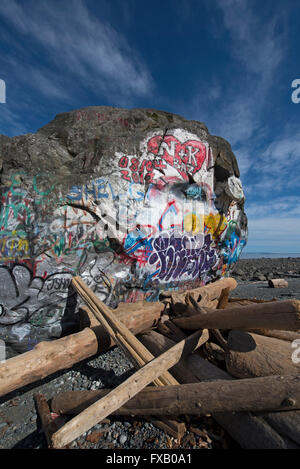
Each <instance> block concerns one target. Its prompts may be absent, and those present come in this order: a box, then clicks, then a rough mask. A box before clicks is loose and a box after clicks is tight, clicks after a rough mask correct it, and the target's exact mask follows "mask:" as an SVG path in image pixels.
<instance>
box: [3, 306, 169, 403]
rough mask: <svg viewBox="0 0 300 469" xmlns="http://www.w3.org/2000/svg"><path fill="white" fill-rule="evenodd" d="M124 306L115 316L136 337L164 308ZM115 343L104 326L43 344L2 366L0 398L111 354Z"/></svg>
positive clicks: (10, 359) (116, 310) (152, 322)
mask: <svg viewBox="0 0 300 469" xmlns="http://www.w3.org/2000/svg"><path fill="white" fill-rule="evenodd" d="M145 303H146V302H139V303H135V304H133V303H130V304H127V303H126V304H122V305H120V306H119V307H118V308H117V309H115V310H114V314H115V315H116V316H117V317H118V319H120V321H122V322H123V323H124V324H125V325H126V326H127V327H128V328H129V329H130V330H131V332H133V334H137V333H139V332H143V331H146V330H148V329H150V328H151V327H153V326H154V325H155V324H157V322H158V320H159V318H160V316H161V314H162V311H163V309H164V305H163V304H161V303H147V304H145ZM112 345H114V342H113V340H112V339H111V338H110V336H109V334H107V332H106V331H105V329H104V328H103V327H102V326H99V325H98V326H96V327H95V328H94V329H93V330H91V329H90V328H86V329H84V330H83V331H81V332H78V333H76V334H71V335H68V336H66V337H63V338H61V339H56V340H53V341H49V342H40V343H39V344H37V345H36V346H35V347H34V349H32V350H30V351H29V352H25V353H23V354H21V355H18V356H16V357H13V358H9V359H8V360H6V361H5V362H4V363H1V364H0V396H3V395H5V394H7V393H9V392H11V391H14V390H16V389H18V388H20V387H22V386H25V385H27V384H30V383H33V382H35V381H38V380H40V379H43V378H45V377H46V376H49V375H51V374H52V373H55V372H56V371H59V370H63V369H66V368H70V367H72V366H73V365H74V364H76V363H78V362H80V361H82V360H85V359H86V358H89V357H92V356H93V355H95V354H97V353H100V352H103V351H105V350H108V349H109V348H110V347H111V346H112Z"/></svg>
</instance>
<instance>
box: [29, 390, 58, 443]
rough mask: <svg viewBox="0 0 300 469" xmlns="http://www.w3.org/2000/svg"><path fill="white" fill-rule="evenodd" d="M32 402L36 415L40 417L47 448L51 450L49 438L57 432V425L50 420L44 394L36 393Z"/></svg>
mask: <svg viewBox="0 0 300 469" xmlns="http://www.w3.org/2000/svg"><path fill="white" fill-rule="evenodd" d="M33 397H34V401H35V404H36V408H37V413H38V415H39V417H40V420H41V424H42V429H43V432H44V434H45V437H46V440H47V445H48V448H49V449H50V448H52V441H51V436H52V434H53V433H55V432H56V431H57V430H58V428H59V427H58V425H57V423H56V421H55V420H53V419H52V416H51V412H50V409H49V406H48V402H47V399H46V397H45V396H44V394H42V393H38V394H35V395H34V396H33Z"/></svg>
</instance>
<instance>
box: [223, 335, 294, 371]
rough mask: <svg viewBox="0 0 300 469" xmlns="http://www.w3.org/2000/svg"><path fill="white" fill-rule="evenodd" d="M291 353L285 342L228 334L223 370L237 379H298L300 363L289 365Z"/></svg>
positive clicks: (271, 338) (268, 338)
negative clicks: (270, 377)
mask: <svg viewBox="0 0 300 469" xmlns="http://www.w3.org/2000/svg"><path fill="white" fill-rule="evenodd" d="M292 353H293V349H292V347H291V344H290V343H289V342H287V341H285V340H280V339H275V338H274V337H265V336H262V335H258V334H251V333H250V332H245V331H230V333H229V336H228V350H227V352H226V368H227V371H228V372H229V373H230V374H231V375H232V376H235V377H237V378H252V377H258V376H269V375H278V374H281V375H300V363H293V361H292Z"/></svg>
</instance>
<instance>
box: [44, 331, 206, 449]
mask: <svg viewBox="0 0 300 469" xmlns="http://www.w3.org/2000/svg"><path fill="white" fill-rule="evenodd" d="M208 337H209V334H208V331H207V330H203V331H202V332H200V331H197V332H196V333H194V334H192V335H191V336H189V337H187V338H186V339H185V340H182V341H180V342H179V343H178V344H176V345H174V346H173V347H172V348H171V349H170V350H168V351H167V352H165V353H163V354H162V355H160V356H159V357H157V358H155V359H154V360H152V361H151V362H149V363H147V364H146V365H145V366H144V367H143V368H141V369H140V370H138V371H136V372H135V373H134V374H133V375H132V376H130V377H129V378H128V379H127V380H126V381H124V382H123V383H122V384H120V385H119V386H118V387H117V388H116V389H114V390H113V391H111V392H110V393H109V394H108V395H107V396H105V397H103V398H102V399H100V400H99V401H97V402H95V403H94V404H92V405H91V406H90V407H88V408H87V409H86V410H84V411H83V412H82V413H81V414H79V415H77V416H76V417H74V418H73V419H72V420H71V421H70V422H68V423H67V424H65V425H64V426H63V427H62V428H61V429H60V430H58V432H56V433H55V434H54V435H53V436H52V443H53V446H54V447H55V448H62V447H63V446H65V445H66V444H68V443H70V442H71V441H73V440H74V439H75V438H77V437H78V436H80V435H82V433H84V432H86V431H88V430H89V429H90V428H91V427H93V426H94V425H96V424H97V423H98V422H100V421H101V420H102V419H104V418H105V417H107V416H108V415H110V414H111V413H112V412H114V411H115V410H117V409H119V408H120V407H121V406H122V405H124V404H125V403H126V402H128V401H129V400H130V399H131V398H132V397H134V396H135V395H136V394H138V393H139V392H140V391H141V390H142V389H144V388H145V387H146V386H147V385H148V384H150V383H152V381H154V380H155V378H158V377H159V376H161V375H162V374H163V373H164V372H165V371H167V370H168V369H169V368H171V367H172V366H174V365H175V364H176V363H178V361H179V360H180V359H181V357H182V356H184V355H188V354H189V353H191V352H192V351H193V350H195V349H196V348H198V347H200V346H201V345H203V344H204V343H205V342H206V341H207V340H208Z"/></svg>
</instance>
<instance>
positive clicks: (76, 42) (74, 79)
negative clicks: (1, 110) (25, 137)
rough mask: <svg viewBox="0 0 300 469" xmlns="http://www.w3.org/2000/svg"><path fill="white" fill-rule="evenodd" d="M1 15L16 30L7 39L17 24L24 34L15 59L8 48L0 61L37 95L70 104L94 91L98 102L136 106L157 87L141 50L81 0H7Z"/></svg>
mask: <svg viewBox="0 0 300 469" xmlns="http://www.w3.org/2000/svg"><path fill="white" fill-rule="evenodd" d="M0 16H2V18H3V19H4V20H5V21H6V22H7V23H8V25H9V27H10V29H11V33H10V34H8V33H3V34H1V38H2V40H3V41H4V42H5V41H6V42H8V41H9V39H10V36H11V39H12V41H14V38H13V28H14V29H15V31H16V32H17V33H18V34H21V35H22V36H23V38H24V43H23V44H22V43H21V44H20V43H19V44H18V45H17V46H16V47H15V46H14V54H13V58H12V57H11V55H10V54H9V51H8V52H6V53H5V52H3V54H2V57H1V59H0V60H1V61H2V64H5V66H6V68H5V69H6V71H7V72H8V71H9V72H10V77H9V78H10V80H11V81H13V82H14V83H16V84H18V83H19V84H20V86H21V84H22V83H24V81H26V82H27V89H28V87H30V85H31V89H32V90H34V93H35V95H37V94H38V93H41V94H42V95H43V96H44V97H45V96H46V97H48V98H49V99H53V98H54V99H56V100H62V101H64V102H67V103H69V104H70V103H72V101H73V103H75V102H76V98H77V97H78V95H81V96H83V97H84V96H87V94H89V96H91V95H92V96H94V97H95V99H97V97H99V98H100V103H99V102H97V103H95V104H105V103H109V102H111V103H114V104H115V105H117V104H121V105H124V106H128V107H130V106H131V105H132V104H133V103H134V101H135V99H136V98H139V97H145V96H147V95H149V94H151V93H152V91H153V88H154V82H153V79H152V77H151V73H150V71H149V70H148V68H147V66H146V65H145V63H144V62H143V60H142V58H141V57H140V56H139V54H138V53H137V51H136V50H135V49H134V48H133V47H131V46H130V44H129V43H128V41H127V40H126V38H125V37H124V36H122V34H121V33H120V32H118V31H116V29H114V28H113V26H111V25H110V24H109V23H108V22H107V21H104V19H103V18H101V17H100V16H96V15H94V14H93V15H92V14H91V12H90V11H89V10H88V8H87V6H86V5H85V4H84V3H83V2H82V1H81V0H68V2H58V1H56V0H54V1H52V2H46V1H45V0H40V1H39V2H35V1H32V0H29V1H26V2H20V1H16V0H2V1H1V3H0ZM12 27H13V28H12ZM3 49H4V48H3ZM16 98H17V97H16ZM105 100H106V101H105ZM8 106H9V104H8Z"/></svg>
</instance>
